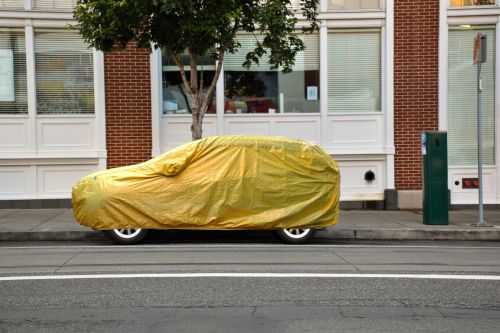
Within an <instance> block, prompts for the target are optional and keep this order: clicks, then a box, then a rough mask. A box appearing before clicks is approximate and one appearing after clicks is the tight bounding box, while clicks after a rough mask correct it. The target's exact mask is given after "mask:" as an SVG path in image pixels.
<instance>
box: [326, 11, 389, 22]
mask: <svg viewBox="0 0 500 333" xmlns="http://www.w3.org/2000/svg"><path fill="white" fill-rule="evenodd" d="M385 15H386V14H385V11H383V10H377V9H375V10H363V11H327V12H322V13H319V15H318V19H320V20H351V21H352V20H373V19H382V20H383V19H385V17H386V16H385Z"/></svg>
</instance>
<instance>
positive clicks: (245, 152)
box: [72, 136, 340, 230]
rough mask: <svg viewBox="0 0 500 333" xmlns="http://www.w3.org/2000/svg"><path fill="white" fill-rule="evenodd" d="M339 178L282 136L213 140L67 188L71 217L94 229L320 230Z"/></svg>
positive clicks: (312, 150)
mask: <svg viewBox="0 0 500 333" xmlns="http://www.w3.org/2000/svg"><path fill="white" fill-rule="evenodd" d="M339 195H340V175H339V168H338V166H337V164H336V163H335V161H334V160H333V159H332V158H331V157H330V156H329V155H328V154H326V153H325V152H324V151H323V150H322V149H321V148H319V147H318V146H316V145H311V144H309V143H306V142H303V141H298V140H292V139H289V138H284V137H259V136H215V137H209V138H206V139H201V140H197V141H193V142H190V143H187V144H184V145H182V146H179V147H177V148H175V149H173V150H171V151H169V152H167V153H165V154H163V155H160V156H158V157H156V158H153V159H151V160H149V161H146V162H144V163H140V164H136V165H131V166H126V167H120V168H115V169H109V170H104V171H99V172H95V173H93V174H91V175H88V176H86V177H84V178H83V179H82V180H80V181H79V182H78V183H76V184H75V185H74V186H73V193H72V203H73V212H74V215H75V217H76V219H77V220H78V222H79V223H80V224H82V225H85V226H88V227H91V228H93V229H98V230H109V229H116V228H145V229H205V230H238V229H251V230H258V229H282V228H324V227H327V226H329V225H332V224H335V223H336V222H337V219H338V215H339Z"/></svg>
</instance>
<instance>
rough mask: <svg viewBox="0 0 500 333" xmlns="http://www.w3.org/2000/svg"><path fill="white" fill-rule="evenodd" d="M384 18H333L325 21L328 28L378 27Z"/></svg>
mask: <svg viewBox="0 0 500 333" xmlns="http://www.w3.org/2000/svg"><path fill="white" fill-rule="evenodd" d="M384 21H385V20H384V19H367V20H361V21H360V20H334V21H326V26H327V27H328V28H380V27H382V26H383V25H384Z"/></svg>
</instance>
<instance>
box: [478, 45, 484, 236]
mask: <svg viewBox="0 0 500 333" xmlns="http://www.w3.org/2000/svg"><path fill="white" fill-rule="evenodd" d="M479 52H481V51H479ZM482 90H483V77H482V74H481V61H478V63H477V174H478V180H479V186H478V192H479V220H478V222H477V224H478V226H483V225H484V218H483V156H482V155H483V154H482V144H481V141H482V140H481V92H482Z"/></svg>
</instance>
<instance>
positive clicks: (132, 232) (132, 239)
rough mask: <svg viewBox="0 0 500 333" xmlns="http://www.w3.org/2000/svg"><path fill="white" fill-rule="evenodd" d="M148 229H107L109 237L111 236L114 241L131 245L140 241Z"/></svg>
mask: <svg viewBox="0 0 500 333" xmlns="http://www.w3.org/2000/svg"><path fill="white" fill-rule="evenodd" d="M147 233H148V229H113V230H107V234H108V236H109V238H111V239H112V240H113V241H114V242H115V243H117V244H122V245H132V244H137V243H139V242H141V241H142V240H143V239H144V237H146V234H147Z"/></svg>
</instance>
